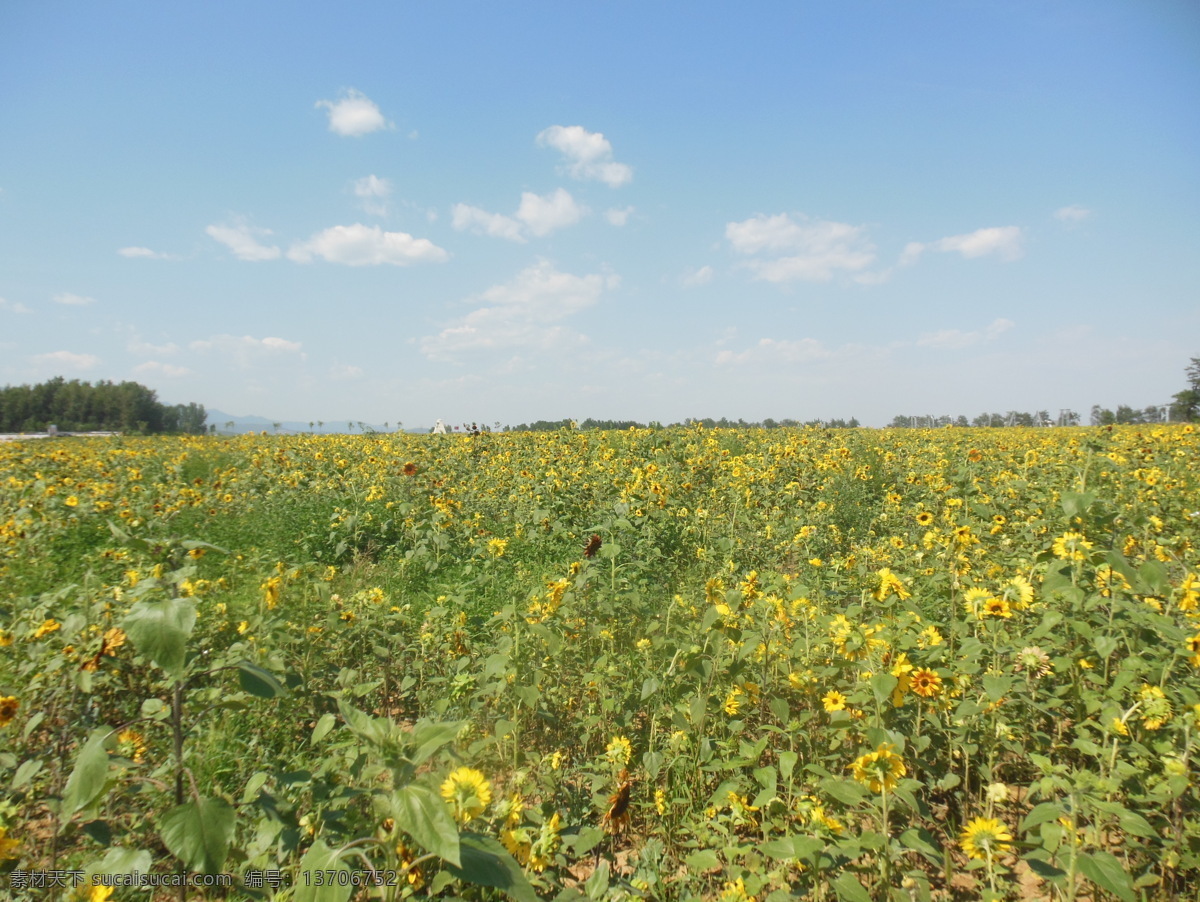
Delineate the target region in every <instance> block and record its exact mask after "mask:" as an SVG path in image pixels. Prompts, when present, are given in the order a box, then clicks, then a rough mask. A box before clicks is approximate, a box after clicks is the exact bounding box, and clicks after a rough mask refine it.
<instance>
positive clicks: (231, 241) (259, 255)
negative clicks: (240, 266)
mask: <svg viewBox="0 0 1200 902" xmlns="http://www.w3.org/2000/svg"><path fill="white" fill-rule="evenodd" d="M204 231H205V233H206V234H207V235H208V237H210V238H212V239H213V240H214V241H216V242H218V243H220V244H223V245H225V246H226V247H227V248H229V249H230V250H231V251H233V255H234V256H235V257H237V258H238V259H239V260H249V261H250V262H252V263H260V262H262V261H264V260H277V259H279V254H280V251H279V248H277V247H273V246H268V245H265V244H260V243H259V241H258V238H256V237H255V236H257V235H270V234H271V230H270V229H256V228H254V227H253V226H249V225H246V224H244V223H242V224H239V225H235V226H218V225H210V226H209V227H208V228H206V229H205V230H204Z"/></svg>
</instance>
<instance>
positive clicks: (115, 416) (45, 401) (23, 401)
mask: <svg viewBox="0 0 1200 902" xmlns="http://www.w3.org/2000/svg"><path fill="white" fill-rule="evenodd" d="M206 419H207V414H206V412H205V410H204V405H202V404H196V403H190V404H162V403H160V402H159V400H158V396H157V394H156V393H155V391H154V390H153V389H150V388H147V387H146V386H144V385H141V384H140V383H137V382H120V383H113V382H109V381H100V382H96V383H95V384H92V383H90V382H80V381H79V380H78V379H72V380H71V381H70V382H68V381H67V380H65V379H63V377H61V376H55V377H54V378H53V379H51V380H49V381H48V382H40V383H38V384H37V385H9V386H5V387H4V388H0V432H44V431H46V430H47V429H48V428H49V427H50V426H51V425H54V426H56V427H57V428H58V430H59V431H61V432H134V433H142V434H150V433H157V432H187V433H194V434H201V433H204V432H207V431H208V427H207V425H206V423H205V420H206Z"/></svg>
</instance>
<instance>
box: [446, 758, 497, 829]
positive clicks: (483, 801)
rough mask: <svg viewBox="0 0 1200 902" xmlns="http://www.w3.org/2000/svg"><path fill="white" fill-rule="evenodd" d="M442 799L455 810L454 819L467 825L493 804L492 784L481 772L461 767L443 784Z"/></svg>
mask: <svg viewBox="0 0 1200 902" xmlns="http://www.w3.org/2000/svg"><path fill="white" fill-rule="evenodd" d="M442 798H443V799H445V800H446V801H447V802H449V803H450V807H451V808H453V809H454V818H455V820H457V821H458V822H459V823H460V824H466V823H467V822H469V821H470V820H471V819H472V818H474V817H475V816H476V815H479V814H482V813H483V810H484V809H485V808H487V806H488V805H490V804H491V801H492V784H491V783H489V782H488V781H487V778H486V777H484V775H483V774H481V773H480V772H479V771H477V770H475V769H474V768H471V767H460V768H458V769H457V770H453V771H451V772H450V776H448V777H447V778H446V781H445V782H444V783H442Z"/></svg>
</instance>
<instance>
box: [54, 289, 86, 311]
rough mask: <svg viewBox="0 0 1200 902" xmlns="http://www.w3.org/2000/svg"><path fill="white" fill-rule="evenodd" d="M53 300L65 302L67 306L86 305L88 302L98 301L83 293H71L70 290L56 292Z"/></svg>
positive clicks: (57, 302)
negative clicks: (60, 292)
mask: <svg viewBox="0 0 1200 902" xmlns="http://www.w3.org/2000/svg"><path fill="white" fill-rule="evenodd" d="M53 300H54V303H56V304H64V305H66V306H67V307H86V306H87V305H88V304H94V303H96V299H95V298H90V297H87V296H86V295H82V294H71V293H70V292H69V291H65V292H63V293H62V294H56V295H55V296H54V298H53Z"/></svg>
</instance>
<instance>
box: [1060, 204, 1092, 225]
mask: <svg viewBox="0 0 1200 902" xmlns="http://www.w3.org/2000/svg"><path fill="white" fill-rule="evenodd" d="M1091 215H1092V211H1091V210H1089V209H1088V208H1087V207H1081V206H1080V205H1079V204H1071V205H1070V206H1069V207H1059V208H1058V209H1057V210H1055V211H1054V218H1055V219H1057V220H1058V221H1059V222H1065V223H1068V224H1069V225H1074V224H1075V223H1077V222H1083V221H1084V220H1085V219H1090V218H1091Z"/></svg>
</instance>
